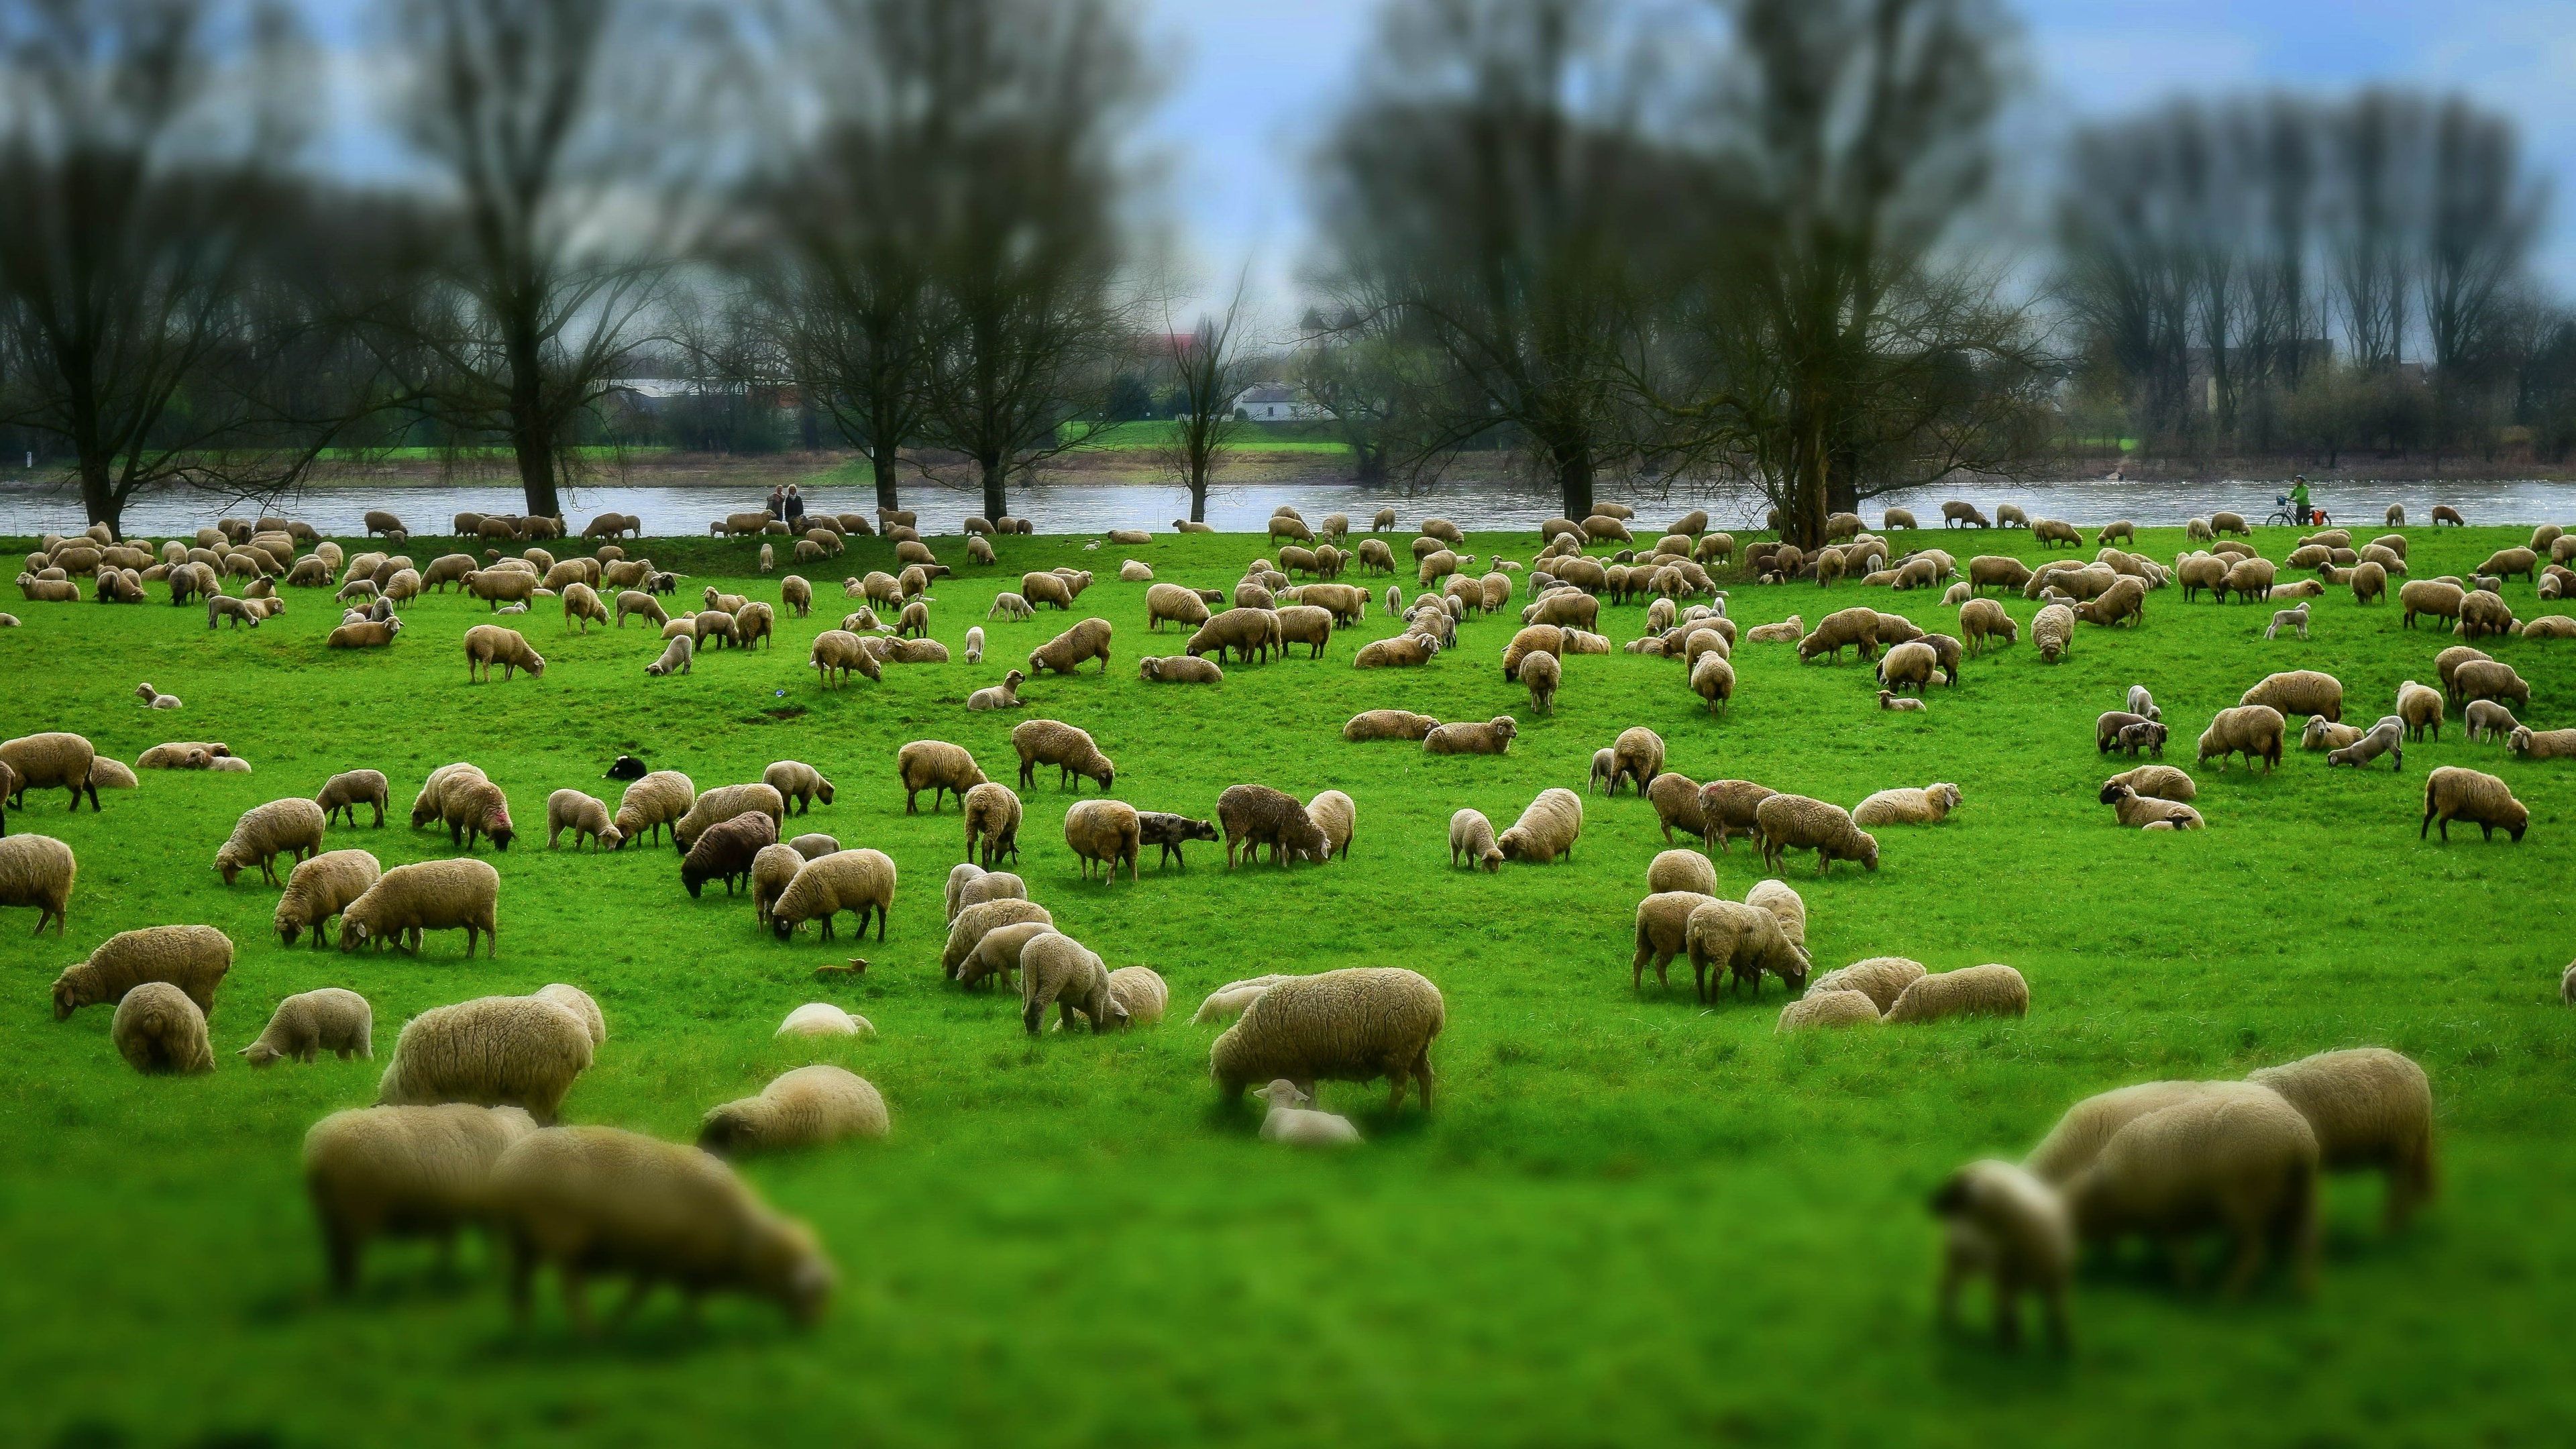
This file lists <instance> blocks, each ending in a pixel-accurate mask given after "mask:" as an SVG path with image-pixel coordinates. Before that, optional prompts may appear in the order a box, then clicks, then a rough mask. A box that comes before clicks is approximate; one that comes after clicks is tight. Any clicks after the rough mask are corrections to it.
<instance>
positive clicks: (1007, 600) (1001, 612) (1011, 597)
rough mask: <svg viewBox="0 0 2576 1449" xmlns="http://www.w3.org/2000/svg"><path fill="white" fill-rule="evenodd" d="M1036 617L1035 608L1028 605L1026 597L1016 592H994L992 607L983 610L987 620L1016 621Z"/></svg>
mask: <svg viewBox="0 0 2576 1449" xmlns="http://www.w3.org/2000/svg"><path fill="white" fill-rule="evenodd" d="M1036 617H1037V610H1036V609H1035V608H1034V607H1032V606H1031V605H1030V603H1029V601H1028V600H1027V599H1024V598H1022V597H1021V596H1019V595H1018V594H1007V593H1005V594H995V595H994V596H993V607H991V608H990V609H987V610H985V611H984V618H985V620H986V621H987V622H990V621H991V620H993V619H996V618H1000V619H1010V620H1015V621H1016V620H1021V619H1034V618H1036Z"/></svg>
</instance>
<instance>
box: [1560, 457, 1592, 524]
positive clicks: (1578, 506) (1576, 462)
mask: <svg viewBox="0 0 2576 1449" xmlns="http://www.w3.org/2000/svg"><path fill="white" fill-rule="evenodd" d="M1555 452H1556V482H1557V487H1558V489H1559V490H1560V491H1561V492H1562V493H1563V494H1564V496H1565V516H1566V517H1568V518H1570V519H1572V520H1574V521H1575V522H1577V523H1581V522H1582V521H1583V520H1585V519H1587V518H1590V517H1591V516H1592V450H1591V449H1590V448H1588V447H1585V446H1583V445H1582V444H1579V443H1577V444H1573V445H1569V446H1566V447H1561V448H1558V449H1556V450H1555Z"/></svg>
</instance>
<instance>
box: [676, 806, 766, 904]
mask: <svg viewBox="0 0 2576 1449" xmlns="http://www.w3.org/2000/svg"><path fill="white" fill-rule="evenodd" d="M777 843H778V821H777V819H776V818H775V817H773V816H769V815H766V814H763V813H761V812H759V811H756V810H750V811H745V812H743V813H742V814H740V815H736V816H733V817H731V818H730V819H726V820H720V821H718V822H716V823H715V824H713V825H710V826H708V827H707V828H706V829H705V830H703V831H701V832H699V834H698V838H697V839H696V840H694V841H692V842H690V845H689V851H688V854H687V855H686V856H684V857H683V858H682V859H681V861H680V884H681V885H682V886H683V887H684V888H686V889H687V891H688V892H689V899H691V900H696V899H697V898H698V892H699V890H700V888H701V887H703V886H704V885H705V884H706V883H707V882H708V881H711V880H722V881H723V882H724V884H725V894H726V895H732V894H733V893H734V884H735V882H737V881H740V882H743V883H745V884H748V883H749V882H750V878H751V862H752V860H753V858H754V857H756V856H758V855H759V854H760V851H761V848H762V847H764V846H770V845H776V844H777Z"/></svg>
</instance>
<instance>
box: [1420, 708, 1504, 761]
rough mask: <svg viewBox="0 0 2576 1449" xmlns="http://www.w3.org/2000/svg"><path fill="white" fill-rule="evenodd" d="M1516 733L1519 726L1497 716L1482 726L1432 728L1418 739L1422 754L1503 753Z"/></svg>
mask: <svg viewBox="0 0 2576 1449" xmlns="http://www.w3.org/2000/svg"><path fill="white" fill-rule="evenodd" d="M1519 734H1520V725H1519V723H1518V722H1517V721H1515V720H1514V719H1513V718H1512V717H1511V716H1510V715H1507V714H1498V715H1496V716H1494V717H1493V718H1492V719H1490V720H1487V721H1486V722H1484V723H1483V724H1467V723H1458V724H1444V725H1434V726H1432V727H1431V728H1430V729H1429V730H1427V731H1426V732H1424V734H1423V736H1422V752H1423V753H1424V754H1426V755H1500V754H1507V753H1509V752H1510V750H1511V747H1512V741H1513V740H1514V739H1516V738H1518V737H1519Z"/></svg>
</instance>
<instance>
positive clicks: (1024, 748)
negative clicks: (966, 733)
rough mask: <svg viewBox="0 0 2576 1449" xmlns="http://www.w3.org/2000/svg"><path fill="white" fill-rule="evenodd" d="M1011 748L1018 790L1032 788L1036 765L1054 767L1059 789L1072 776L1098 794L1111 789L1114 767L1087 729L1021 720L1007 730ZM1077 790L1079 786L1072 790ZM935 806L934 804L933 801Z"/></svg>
mask: <svg viewBox="0 0 2576 1449" xmlns="http://www.w3.org/2000/svg"><path fill="white" fill-rule="evenodd" d="M1011 748H1013V749H1014V750H1017V751H1018V752H1019V756H1020V788H1021V789H1023V790H1026V789H1029V788H1032V786H1033V785H1034V784H1035V782H1036V780H1037V770H1038V766H1040V765H1053V766H1055V767H1056V784H1057V786H1058V788H1061V787H1063V786H1064V785H1065V784H1067V783H1068V782H1070V781H1072V780H1073V779H1074V778H1075V777H1077V776H1079V777H1081V778H1083V779H1086V780H1094V781H1097V782H1098V783H1099V785H1100V788H1101V790H1102V791H1104V792H1106V791H1108V790H1110V789H1112V788H1114V787H1115V785H1116V783H1117V778H1118V767H1117V764H1116V762H1114V761H1112V760H1111V759H1110V758H1109V757H1108V756H1107V755H1104V754H1102V753H1101V752H1100V747H1099V746H1098V745H1097V744H1094V743H1093V742H1092V738H1091V734H1090V732H1089V731H1087V730H1083V729H1080V728H1077V727H1075V726H1073V725H1069V724H1066V723H1064V722H1063V721H1062V720H1052V719H1033V720H1023V721H1022V722H1020V723H1019V724H1018V725H1015V726H1013V727H1012V729H1011ZM1074 788H1075V789H1076V790H1079V789H1080V788H1081V787H1080V786H1075V787H1074ZM934 803H936V802H934Z"/></svg>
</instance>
